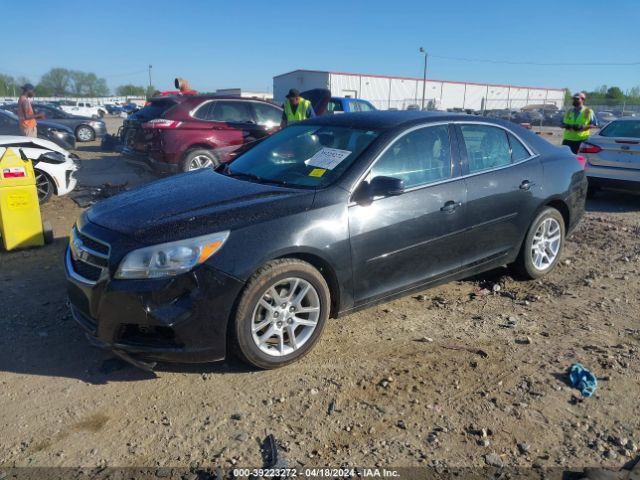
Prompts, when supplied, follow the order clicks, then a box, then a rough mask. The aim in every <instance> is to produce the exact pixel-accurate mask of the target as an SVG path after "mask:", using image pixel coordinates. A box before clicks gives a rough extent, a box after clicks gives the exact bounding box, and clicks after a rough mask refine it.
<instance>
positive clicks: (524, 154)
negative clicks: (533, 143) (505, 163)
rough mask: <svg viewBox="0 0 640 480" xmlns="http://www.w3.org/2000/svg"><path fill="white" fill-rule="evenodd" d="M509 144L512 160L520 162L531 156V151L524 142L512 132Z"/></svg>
mask: <svg viewBox="0 0 640 480" xmlns="http://www.w3.org/2000/svg"><path fill="white" fill-rule="evenodd" d="M509 144H510V145H511V161H512V162H519V161H520V160H524V159H525V158H529V157H530V156H531V154H530V153H529V151H528V150H527V149H526V148H525V147H524V145H522V142H521V141H520V140H518V139H517V138H516V137H514V136H513V135H511V134H509Z"/></svg>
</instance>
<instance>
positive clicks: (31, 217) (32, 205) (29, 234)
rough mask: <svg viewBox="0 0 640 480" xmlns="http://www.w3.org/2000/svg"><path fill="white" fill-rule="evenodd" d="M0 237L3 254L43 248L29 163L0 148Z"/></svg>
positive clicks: (41, 230) (12, 151) (33, 178)
mask: <svg viewBox="0 0 640 480" xmlns="http://www.w3.org/2000/svg"><path fill="white" fill-rule="evenodd" d="M0 155H1V157H0V234H1V235H2V243H3V245H4V248H5V249H6V250H13V249H16V248H25V247H38V246H42V245H44V233H43V228H42V218H41V217H40V204H39V203H38V191H37V190H36V177H35V175H34V173H33V165H31V160H22V158H21V157H20V154H19V153H18V152H16V151H15V150H14V149H13V148H7V149H5V151H4V152H2V148H0Z"/></svg>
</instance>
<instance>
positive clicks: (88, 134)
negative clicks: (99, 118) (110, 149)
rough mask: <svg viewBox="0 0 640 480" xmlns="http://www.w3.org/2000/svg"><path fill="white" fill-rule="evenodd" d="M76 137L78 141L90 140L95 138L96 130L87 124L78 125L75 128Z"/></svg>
mask: <svg viewBox="0 0 640 480" xmlns="http://www.w3.org/2000/svg"><path fill="white" fill-rule="evenodd" d="M76 139H77V140H78V141H79V142H91V141H92V140H95V139H96V132H95V130H94V129H93V128H91V127H90V126H89V125H80V126H79V127H78V128H76Z"/></svg>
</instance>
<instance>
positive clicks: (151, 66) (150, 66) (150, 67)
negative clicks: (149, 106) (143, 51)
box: [149, 65, 153, 88]
mask: <svg viewBox="0 0 640 480" xmlns="http://www.w3.org/2000/svg"><path fill="white" fill-rule="evenodd" d="M152 68H153V65H149V88H151V69H152Z"/></svg>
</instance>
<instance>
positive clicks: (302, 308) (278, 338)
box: [251, 277, 320, 357]
mask: <svg viewBox="0 0 640 480" xmlns="http://www.w3.org/2000/svg"><path fill="white" fill-rule="evenodd" d="M319 319H320V297H319V295H318V292H317V291H316V289H315V288H314V287H313V285H312V284H311V283H309V282H308V281H306V280H304V279H302V278H298V277H291V278H286V279H284V280H279V281H278V282H277V283H274V284H273V285H271V286H270V287H268V288H267V289H266V290H265V291H264V293H263V294H262V296H261V297H260V300H259V301H258V303H257V305H256V306H255V308H254V310H253V315H252V317H251V335H252V338H253V341H254V343H255V344H256V346H257V347H258V348H259V349H260V350H261V351H262V352H264V353H266V354H267V355H270V356H273V357H283V356H285V355H289V354H291V353H293V352H295V351H296V350H298V349H299V348H300V347H302V346H303V345H304V344H305V343H306V342H307V341H309V339H310V338H311V337H312V335H313V332H314V331H315V330H316V327H317V326H318V320H319Z"/></svg>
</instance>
